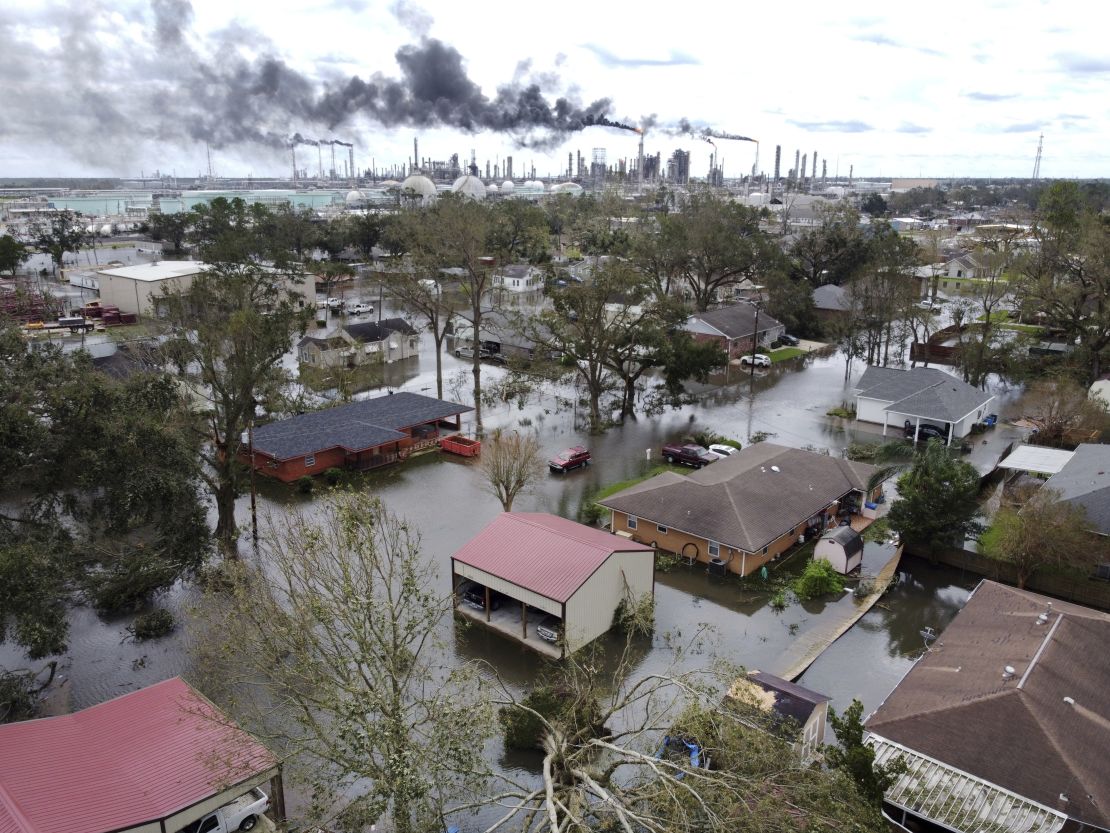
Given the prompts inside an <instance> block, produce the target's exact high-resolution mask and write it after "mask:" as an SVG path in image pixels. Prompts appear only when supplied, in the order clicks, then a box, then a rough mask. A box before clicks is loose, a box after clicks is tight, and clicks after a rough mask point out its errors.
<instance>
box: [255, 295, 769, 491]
mask: <svg viewBox="0 0 1110 833" xmlns="http://www.w3.org/2000/svg"><path fill="white" fill-rule="evenodd" d="M752 306H753V307H755V328H754V329H753V330H752V367H751V381H752V390H753V391H754V390H755V351H756V348H757V347H759V301H752ZM252 471H253V469H252Z"/></svg>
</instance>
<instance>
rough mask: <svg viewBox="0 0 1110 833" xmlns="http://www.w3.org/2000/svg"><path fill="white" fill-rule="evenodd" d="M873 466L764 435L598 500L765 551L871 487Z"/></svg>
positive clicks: (695, 532) (655, 520)
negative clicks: (694, 467) (700, 464)
mask: <svg viewBox="0 0 1110 833" xmlns="http://www.w3.org/2000/svg"><path fill="white" fill-rule="evenodd" d="M772 467H777V468H778V471H775V469H774V468H772ZM875 470H876V469H875V467H874V466H870V465H867V464H866V463H855V462H852V461H851V460H842V459H840V458H838V457H829V456H826V455H824V454H816V453H814V452H812V451H802V450H800V449H797V448H786V447H785V446H781V445H775V444H774V443H766V442H764V443H756V444H755V445H750V446H748V447H747V448H745V449H744V450H743V451H741V452H740V453H739V454H733V455H732V456H730V457H726V458H724V459H722V460H718V461H717V462H715V463H713V464H712V465H710V466H706V467H705V468H703V469H699V470H698V471H696V472H694V473H693V474H691V475H689V476H687V477H683V476H682V475H679V474H675V473H673V472H664V473H663V474H660V475H657V476H656V477H653V478H651V479H650V480H646V481H644V482H643V483H637V484H636V485H635V486H632V487H630V488H628V489H625V490H623V491H621V492H617V493H616V494H615V495H612V496H610V497H608V498H606V499H605V500H602V501H599V503H600V504H601V505H602V506H605V507H606V508H608V509H615V510H616V511H618V512H624V513H626V514H629V515H635V516H636V517H639V518H643V519H644V520H647V521H650V522H652V523H656V524H659V525H661V526H667V527H671V528H673V529H676V530H680V531H682V532H686V533H689V534H692V535H696V536H698V537H701V538H705V539H707V540H710V541H717V542H719V543H721V544H725V545H727V546H730V547H732V548H733V549H738V550H744V551H746V552H759V551H760V550H762V549H763V547H764V546H766V545H767V544H769V543H771V542H772V541H774V540H775V539H776V538H778V537H779V536H781V535H783V534H785V533H786V532H788V531H789V530H790V529H792V528H793V527H795V526H797V525H798V524H802V523H805V522H806V521H807V520H809V519H810V518H812V517H813V516H814V515H816V514H817V513H819V512H821V511H822V510H823V509H824V508H825V507H826V506H828V505H829V504H830V503H832V502H833V501H834V500H838V499H839V498H841V497H843V496H844V495H845V494H847V493H848V492H851V491H852V490H854V489H863V488H865V487H866V485H867V480H868V478H869V477H870V476H871V475H872V473H873V472H875Z"/></svg>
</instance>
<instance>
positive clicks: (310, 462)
mask: <svg viewBox="0 0 1110 833" xmlns="http://www.w3.org/2000/svg"><path fill="white" fill-rule="evenodd" d="M315 465H316V455H315V454H309V455H307V456H306V457H305V458H304V467H305V468H306V469H307V468H311V467H312V466H315Z"/></svg>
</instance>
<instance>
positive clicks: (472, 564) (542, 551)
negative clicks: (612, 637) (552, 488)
mask: <svg viewBox="0 0 1110 833" xmlns="http://www.w3.org/2000/svg"><path fill="white" fill-rule="evenodd" d="M451 572H452V579H453V585H454V587H455V588H456V591H457V592H458V593H459V595H460V604H459V610H460V612H462V613H463V614H464V615H467V616H469V617H470V618H472V619H475V620H476V621H481V622H484V623H486V624H488V625H490V626H491V627H492V628H493V629H495V630H498V631H501V632H503V633H506V634H508V635H510V636H512V637H513V638H515V639H519V640H521V641H523V642H524V643H525V644H526V645H528V646H529V647H532V648H535V649H536V650H539V651H540V652H541V653H546V654H548V655H554V656H560V655H562V653H563V652H564V650H565V651H571V652H572V651H576V650H578V649H579V648H581V647H582V646H583V645H585V644H587V643H589V642H591V641H593V640H594V639H596V638H597V637H599V636H601V635H602V634H603V633H605V632H606V631H607V630H609V628H610V626H611V625H612V622H613V614H614V612H615V611H616V609H617V606H618V605H619V604H620V603H621V601H622V600H625V599H632V600H635V599H638V598H641V597H643V596H644V595H651V594H653V593H654V590H655V551H654V550H653V549H652V548H651V547H649V546H645V545H644V544H637V543H636V542H634V541H631V540H629V539H627V538H624V537H621V536H618V535H611V534H609V533H608V532H605V531H603V530H600V529H596V528H594V527H589V526H583V525H582V524H579V523H575V522H574V521H568V520H567V519H565V518H560V517H557V516H555V515H548V514H545V513H542V512H513V513H504V514H502V515H499V516H498V517H497V518H495V519H494V520H493V521H492V522H491V523H490V524H489V525H488V526H486V528H485V529H483V530H482V531H481V532H479V533H478V534H477V535H476V536H474V538H472V539H471V540H470V541H469V542H468V543H467V544H466V545H465V546H463V548H462V549H460V550H459V551H458V552H456V553H455V555H454V556H453V557H452V558H451ZM475 585H476V586H475ZM487 589H488V590H489V593H486V592H485V591H486V590H487ZM476 591H477V594H476ZM468 600H469V601H468ZM479 602H480V604H479ZM552 616H553V617H556V618H557V619H558V620H559V621H558V623H557V624H556V623H553V622H552V621H551V620H550V619H549V620H548V625H547V626H546V628H541V627H538V626H539V625H540V624H541V623H542V622H543V621H544V619H545V618H548V617H552ZM530 625H531V626H532V629H531V631H530V630H529V626H530ZM553 625H555V627H556V628H557V630H558V631H559V632H560V634H561V638H560V639H558V640H557V641H556V642H555V643H554V646H553V645H552V643H551V641H550V640H549V639H547V638H545V637H544V632H545V631H546V632H547V633H550V632H551V629H552V626H553Z"/></svg>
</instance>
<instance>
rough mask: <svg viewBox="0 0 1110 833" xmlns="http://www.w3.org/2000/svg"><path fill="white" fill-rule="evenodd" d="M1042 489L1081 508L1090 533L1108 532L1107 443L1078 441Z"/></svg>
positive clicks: (1109, 474) (1109, 485)
mask: <svg viewBox="0 0 1110 833" xmlns="http://www.w3.org/2000/svg"><path fill="white" fill-rule="evenodd" d="M1064 453H1067V452H1064ZM1044 488H1046V489H1052V490H1054V491H1056V492H1058V493H1059V495H1060V500H1062V501H1065V502H1067V503H1070V504H1072V505H1073V506H1076V507H1078V508H1081V509H1083V511H1084V512H1086V515H1087V523H1088V524H1089V525H1090V529H1091V531H1092V532H1096V533H1098V534H1099V535H1110V445H1102V444H1098V443H1081V444H1080V445H1079V446H1077V447H1076V449H1075V452H1074V453H1073V454H1072V455H1071V457H1070V458H1069V459H1068V460H1067V462H1065V463H1064V465H1063V466H1062V467H1061V468H1060V470H1059V471H1058V472H1056V473H1055V474H1053V475H1052V476H1051V477H1050V478H1048V480H1046V481H1045V484H1044Z"/></svg>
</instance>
